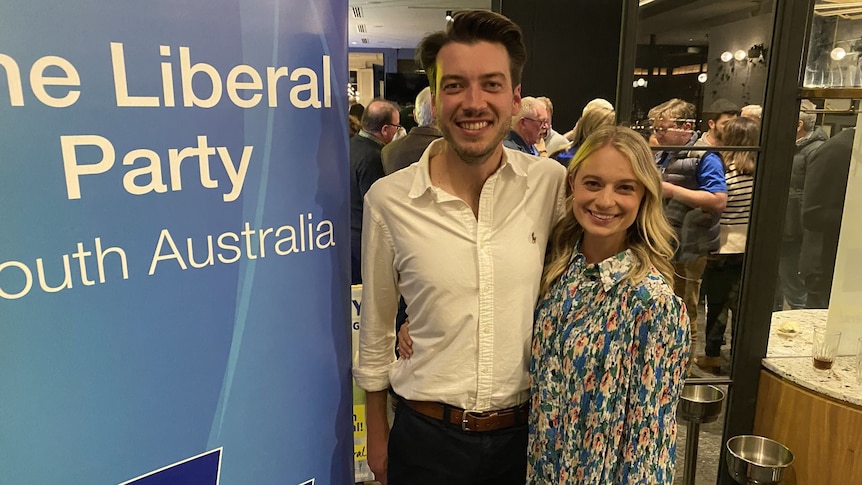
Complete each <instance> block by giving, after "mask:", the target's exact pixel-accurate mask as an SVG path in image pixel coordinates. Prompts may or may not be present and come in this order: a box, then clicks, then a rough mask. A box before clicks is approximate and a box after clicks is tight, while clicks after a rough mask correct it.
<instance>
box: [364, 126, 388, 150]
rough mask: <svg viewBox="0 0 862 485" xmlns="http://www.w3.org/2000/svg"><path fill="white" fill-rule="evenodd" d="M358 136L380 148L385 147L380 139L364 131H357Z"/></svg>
mask: <svg viewBox="0 0 862 485" xmlns="http://www.w3.org/2000/svg"><path fill="white" fill-rule="evenodd" d="M358 135H359V136H361V137H362V138H368V139H369V140H373V141H374V142H375V143H377V144H378V145H380V146H383V145H385V143H383V140H381V139H380V138H377V137H376V136H374V135H373V134H371V133H368V132H367V131H365V130H359V133H358Z"/></svg>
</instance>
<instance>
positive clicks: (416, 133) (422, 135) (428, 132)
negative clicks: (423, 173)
mask: <svg viewBox="0 0 862 485" xmlns="http://www.w3.org/2000/svg"><path fill="white" fill-rule="evenodd" d="M431 111H432V110H431V88H430V87H426V88H425V89H423V90H422V91H419V94H417V95H416V104H414V106H413V118H414V119H415V120H416V122H417V123H418V126H416V127H415V128H413V129H412V130H410V132H409V133H407V136H405V137H403V138H399V139H397V140H395V141H393V142H392V143H390V144H388V145H386V146H385V147H383V151H382V152H381V155H382V157H383V173H385V174H386V175H389V174H390V173H392V172H396V171H398V170H401V169H402V168H404V167H406V166H408V165H410V164H411V163H413V162H416V161H417V160H419V157H421V156H422V152H424V151H425V149H426V148H428V145H430V144H431V142H432V141H434V140H436V139H438V138H440V137H441V136H443V133H441V132H440V130H438V129H437V127H435V126H434V115H433V114H432V113H431Z"/></svg>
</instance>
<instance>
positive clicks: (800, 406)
mask: <svg viewBox="0 0 862 485" xmlns="http://www.w3.org/2000/svg"><path fill="white" fill-rule="evenodd" d="M788 321H792V322H793V323H795V325H787V324H786V323H787V322H788ZM825 322H826V313H825V311H823V310H794V311H787V312H778V313H776V314H775V315H774V316H773V321H772V331H771V335H770V341H769V351H768V352H767V358H766V359H764V360H763V366H764V369H763V370H762V371H761V375H760V386H759V390H758V396H757V411H756V415H755V422H754V434H756V435H760V436H765V437H767V438H771V439H774V440H776V441H778V442H780V443H783V444H784V445H786V446H787V447H788V448H790V450H791V451H792V452H793V455H794V458H795V461H794V464H793V472H795V473H790V474H789V476H788V480H785V481H784V482H783V483H787V484H792V483H795V484H798V485H830V484H835V485H839V484H840V485H849V484H862V385H860V384H859V383H858V382H857V381H856V366H855V358H854V357H852V356H841V357H838V358H837V359H836V361H835V364H834V365H833V367H832V369H831V370H828V371H820V370H816V369H814V366H813V363H812V358H811V335H812V331H813V328H814V327H815V326H817V327H819V326H822V325H825ZM788 328H790V329H791V330H795V331H794V332H790V333H789V334H788V332H786V330H787V329H788ZM779 329H783V330H785V331H783V332H779V331H778V330H779Z"/></svg>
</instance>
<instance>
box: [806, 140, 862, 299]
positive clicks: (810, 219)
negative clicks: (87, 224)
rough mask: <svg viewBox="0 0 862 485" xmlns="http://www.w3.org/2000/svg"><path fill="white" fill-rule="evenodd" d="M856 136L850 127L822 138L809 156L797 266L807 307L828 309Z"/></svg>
mask: <svg viewBox="0 0 862 485" xmlns="http://www.w3.org/2000/svg"><path fill="white" fill-rule="evenodd" d="M855 136H856V128H849V129H846V130H844V131H842V132H840V133H838V134H837V135H835V136H833V137H832V138H830V139H829V140H827V141H825V142H824V143H823V144H822V145H820V148H818V149H817V151H815V152H814V153H813V154H812V155H811V157H810V161H809V163H808V169H807V170H806V172H805V189H804V191H803V195H802V227H803V229H804V230H805V236H804V238H803V243H802V256H801V258H800V268H799V269H800V271H801V273H802V279H803V281H804V282H805V288H806V291H807V292H808V300H807V301H806V302H805V305H806V307H807V308H829V298H830V296H831V293H832V277H833V276H834V273H835V258H836V256H837V255H838V238H839V236H840V234H841V220H842V218H843V215H844V203H845V197H846V192H847V179H848V177H849V175H850V155H851V152H852V151H853V138H854V137H855ZM856 168H857V169H858V168H859V167H858V166H857V167H856Z"/></svg>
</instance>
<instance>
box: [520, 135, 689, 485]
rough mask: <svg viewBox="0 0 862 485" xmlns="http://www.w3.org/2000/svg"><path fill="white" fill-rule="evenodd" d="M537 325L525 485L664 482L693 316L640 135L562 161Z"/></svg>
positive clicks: (606, 139)
mask: <svg viewBox="0 0 862 485" xmlns="http://www.w3.org/2000/svg"><path fill="white" fill-rule="evenodd" d="M568 173H569V185H570V189H571V195H570V197H569V199H568V202H567V208H568V211H567V213H566V216H565V217H564V218H563V219H562V220H561V221H560V222H559V223H558V224H557V226H556V227H555V228H554V230H553V232H552V235H551V240H550V242H549V247H548V250H547V257H546V264H545V270H544V273H543V276H542V289H541V297H540V299H539V303H538V306H537V309H536V323H535V327H534V330H533V343H532V361H531V365H530V376H531V406H532V407H531V413H530V441H529V447H528V460H529V466H528V473H527V479H528V480H527V481H528V483H531V484H552V483H559V484H602V485H605V484H629V483H649V484H670V483H672V482H673V470H674V457H675V454H676V453H675V451H676V405H677V402H678V400H679V395H680V391H681V390H682V385H683V379H684V374H685V369H686V366H687V364H688V358H689V350H690V335H689V320H688V316H687V314H686V311H685V307H684V304H683V303H682V301H681V300H680V299H679V298H678V297H677V296H675V295H674V293H673V289H672V288H671V282H672V281H673V269H672V266H671V264H670V260H671V258H672V257H673V253H674V249H673V247H674V245H673V239H674V233H673V230H672V229H671V227H670V225H669V224H668V222H667V220H666V219H665V217H664V215H663V213H662V203H661V202H662V195H661V177H660V175H659V173H658V171H657V169H656V167H655V163H654V161H653V156H652V154H651V152H650V150H649V147H648V146H647V144H646V142H645V141H644V140H643V138H642V137H641V136H640V135H639V134H637V133H636V132H635V131H633V130H631V129H628V128H623V127H615V126H609V127H602V128H599V129H598V130H596V131H595V132H593V133H592V134H591V135H590V136H589V137H588V138H587V139H586V141H585V142H584V143H583V145H582V146H581V148H580V150H578V152H577V154H576V155H575V158H574V159H573V160H572V162H571V163H570V164H569V168H568Z"/></svg>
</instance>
